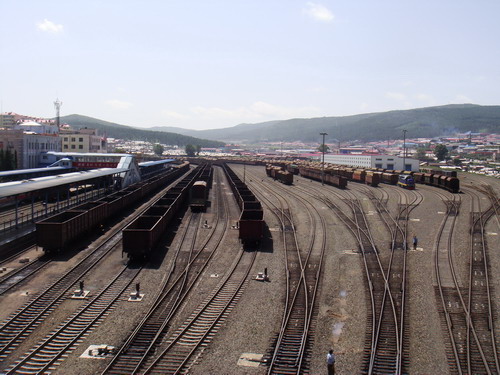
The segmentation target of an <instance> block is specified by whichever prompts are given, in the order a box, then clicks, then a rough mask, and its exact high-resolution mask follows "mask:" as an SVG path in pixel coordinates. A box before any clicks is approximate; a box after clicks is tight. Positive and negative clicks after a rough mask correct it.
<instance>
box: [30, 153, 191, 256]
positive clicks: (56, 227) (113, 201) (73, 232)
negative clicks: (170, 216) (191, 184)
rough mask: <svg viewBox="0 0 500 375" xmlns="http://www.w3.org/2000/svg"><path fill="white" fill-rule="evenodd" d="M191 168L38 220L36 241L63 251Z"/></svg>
mask: <svg viewBox="0 0 500 375" xmlns="http://www.w3.org/2000/svg"><path fill="white" fill-rule="evenodd" d="M188 170H189V162H183V163H182V164H180V165H175V166H173V168H172V169H170V170H169V171H167V172H165V173H163V174H161V175H157V176H155V177H152V178H150V179H148V180H145V181H143V182H140V183H137V184H134V185H130V186H129V187H127V188H126V189H123V190H120V191H117V192H115V193H113V194H110V195H107V196H105V197H103V198H101V199H98V200H96V201H91V202H86V203H83V204H81V205H79V206H76V207H73V208H72V209H70V210H68V211H64V212H61V213H58V214H56V215H54V216H51V217H49V218H47V219H44V220H41V221H39V222H37V223H36V243H37V245H38V246H40V247H42V248H43V250H44V251H45V252H46V253H57V252H63V251H65V250H67V249H68V247H69V245H71V244H72V243H74V242H75V241H76V240H78V239H80V238H82V237H83V236H84V235H87V234H89V233H91V232H92V231H94V230H95V229H96V228H97V227H99V226H101V225H104V224H105V223H106V222H107V221H108V220H109V219H111V218H113V217H116V216H117V215H118V214H119V213H121V212H123V210H125V209H127V208H128V207H130V206H132V205H134V204H135V203H137V202H138V201H140V200H142V199H143V198H145V197H148V196H150V195H151V194H152V193H153V192H155V191H157V190H159V189H161V188H163V187H165V185H167V184H169V183H171V182H172V181H174V180H176V179H177V178H179V177H180V176H181V175H182V174H184V173H186V172H187V171H188Z"/></svg>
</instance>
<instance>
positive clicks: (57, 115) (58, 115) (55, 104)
mask: <svg viewBox="0 0 500 375" xmlns="http://www.w3.org/2000/svg"><path fill="white" fill-rule="evenodd" d="M61 106H62V102H61V101H59V98H57V99H56V101H55V102H54V107H55V109H56V125H57V129H59V127H60V125H61V119H60V111H61Z"/></svg>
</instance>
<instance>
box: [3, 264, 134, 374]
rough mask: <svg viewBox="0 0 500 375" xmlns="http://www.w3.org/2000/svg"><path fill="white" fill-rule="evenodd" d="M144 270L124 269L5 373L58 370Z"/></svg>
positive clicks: (33, 372)
mask: <svg viewBox="0 0 500 375" xmlns="http://www.w3.org/2000/svg"><path fill="white" fill-rule="evenodd" d="M141 269H142V267H137V268H123V269H122V270H121V271H120V272H119V273H118V274H117V275H116V276H115V277H114V278H113V280H112V281H111V282H110V283H109V284H108V285H107V286H106V287H105V288H104V289H103V290H102V291H101V292H100V293H99V294H97V295H96V296H95V297H94V298H92V299H91V300H90V301H88V302H87V303H86V304H85V305H84V306H82V307H80V309H79V310H78V311H77V312H76V313H75V314H74V315H73V316H71V317H70V318H69V319H68V320H67V321H66V322H64V323H63V324H62V325H60V326H59V327H58V328H57V329H56V330H55V331H53V332H51V333H50V334H49V335H48V336H47V337H46V338H45V339H44V340H43V341H42V342H41V343H40V344H38V345H36V346H35V347H34V348H32V349H31V350H30V351H29V352H28V353H27V354H25V355H24V356H23V357H22V358H21V359H20V360H18V361H16V363H15V364H14V365H12V366H11V367H10V368H8V369H6V370H5V374H40V373H47V372H48V373H50V372H51V371H54V370H55V369H56V366H57V365H58V364H60V363H61V362H62V361H63V360H64V358H65V357H66V356H67V355H68V354H69V353H70V352H71V351H73V350H74V349H75V348H76V347H77V345H78V344H79V343H80V342H81V341H82V339H83V338H84V337H85V336H87V335H88V334H89V333H90V332H91V331H92V329H93V328H95V327H96V326H97V325H98V324H99V323H100V322H101V321H102V320H103V319H104V318H105V317H106V316H107V315H108V314H109V313H110V312H111V311H112V310H113V308H114V307H115V305H116V302H117V301H118V300H119V298H120V297H121V296H122V295H123V293H124V292H125V291H126V290H127V289H128V287H129V286H130V284H131V282H132V281H133V280H134V279H135V277H136V276H137V275H138V274H139V272H140V271H141Z"/></svg>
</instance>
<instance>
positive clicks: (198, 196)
mask: <svg viewBox="0 0 500 375" xmlns="http://www.w3.org/2000/svg"><path fill="white" fill-rule="evenodd" d="M207 193H208V189H207V183H206V182H205V181H196V182H195V183H194V184H193V186H192V187H191V191H190V203H189V207H190V208H191V211H193V212H198V211H204V210H205V209H206V207H207Z"/></svg>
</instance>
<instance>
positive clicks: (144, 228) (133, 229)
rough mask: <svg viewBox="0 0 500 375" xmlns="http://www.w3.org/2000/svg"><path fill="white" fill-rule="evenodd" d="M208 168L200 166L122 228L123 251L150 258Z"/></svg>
mask: <svg viewBox="0 0 500 375" xmlns="http://www.w3.org/2000/svg"><path fill="white" fill-rule="evenodd" d="M205 167H206V165H198V167H196V168H195V169H194V170H192V171H191V172H190V173H189V174H188V175H187V176H185V177H184V178H183V179H182V180H181V181H179V182H178V183H177V184H176V185H175V186H174V187H172V188H170V189H169V190H168V191H167V192H166V193H165V194H164V195H163V196H162V197H161V198H160V199H159V200H158V201H156V202H155V204H153V205H152V206H151V207H150V208H149V209H148V210H146V211H145V212H144V213H143V214H142V215H141V216H139V217H137V218H136V219H135V220H133V221H132V222H131V223H130V224H129V225H128V226H127V227H126V228H125V229H124V230H123V231H122V234H123V241H122V242H123V252H124V253H126V254H127V256H128V258H129V259H130V260H142V259H147V258H149V257H150V255H151V254H152V253H153V252H154V250H155V248H156V247H157V245H158V242H159V241H160V239H161V238H162V237H163V235H164V234H165V232H166V230H167V228H168V226H169V225H170V224H171V222H172V219H174V218H175V217H176V216H177V215H178V213H179V211H180V209H181V207H183V205H184V202H185V201H186V199H187V196H188V194H189V191H190V189H191V187H192V185H193V184H194V182H195V181H196V180H197V179H198V178H199V176H200V174H201V172H202V170H203V169H204V168H205Z"/></svg>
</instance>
